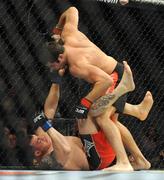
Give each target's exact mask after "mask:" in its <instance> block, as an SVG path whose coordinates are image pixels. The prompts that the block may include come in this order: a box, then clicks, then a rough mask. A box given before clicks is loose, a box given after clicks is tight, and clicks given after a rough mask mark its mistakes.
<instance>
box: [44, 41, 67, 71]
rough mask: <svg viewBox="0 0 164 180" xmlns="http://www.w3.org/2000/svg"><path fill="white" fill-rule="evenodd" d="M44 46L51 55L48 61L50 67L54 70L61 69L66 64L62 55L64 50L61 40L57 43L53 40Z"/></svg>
mask: <svg viewBox="0 0 164 180" xmlns="http://www.w3.org/2000/svg"><path fill="white" fill-rule="evenodd" d="M46 45H47V48H48V51H49V53H50V55H51V57H50V58H49V59H48V61H49V64H50V66H51V67H52V68H53V69H55V70H59V69H61V68H63V67H64V66H65V64H66V62H65V60H66V58H65V55H64V52H65V48H64V43H63V41H62V39H59V40H58V41H57V40H55V39H54V40H52V41H50V42H47V43H46Z"/></svg>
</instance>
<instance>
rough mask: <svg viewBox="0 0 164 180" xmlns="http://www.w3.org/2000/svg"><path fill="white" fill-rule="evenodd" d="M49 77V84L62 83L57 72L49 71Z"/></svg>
mask: <svg viewBox="0 0 164 180" xmlns="http://www.w3.org/2000/svg"><path fill="white" fill-rule="evenodd" d="M49 77H50V80H51V83H54V84H59V85H60V84H61V82H62V76H60V75H59V73H58V71H55V70H52V71H50V73H49Z"/></svg>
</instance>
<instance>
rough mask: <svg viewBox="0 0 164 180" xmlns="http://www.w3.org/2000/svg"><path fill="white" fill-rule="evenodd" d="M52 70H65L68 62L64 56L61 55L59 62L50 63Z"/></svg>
mask: <svg viewBox="0 0 164 180" xmlns="http://www.w3.org/2000/svg"><path fill="white" fill-rule="evenodd" d="M49 65H50V68H52V69H54V70H57V71H58V70H60V69H63V68H64V67H65V65H66V60H65V58H64V55H63V54H60V55H59V57H58V59H57V61H55V62H52V63H49Z"/></svg>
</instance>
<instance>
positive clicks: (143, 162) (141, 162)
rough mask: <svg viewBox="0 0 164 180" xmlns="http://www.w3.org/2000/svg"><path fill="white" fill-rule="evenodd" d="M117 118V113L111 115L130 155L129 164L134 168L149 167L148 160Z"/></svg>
mask: <svg viewBox="0 0 164 180" xmlns="http://www.w3.org/2000/svg"><path fill="white" fill-rule="evenodd" d="M117 118H118V114H115V115H114V116H113V120H114V123H115V125H116V126H117V128H118V129H119V131H120V134H121V138H122V141H123V143H124V146H125V147H126V148H127V150H128V151H129V152H130V153H131V155H132V160H133V161H131V164H132V166H133V168H134V170H141V169H149V168H150V167H151V164H150V162H149V161H147V159H146V158H145V157H144V155H143V154H142V152H141V151H140V149H139V148H138V146H137V144H136V142H135V140H134V139H133V136H132V134H131V133H130V131H129V130H128V129H127V128H126V127H125V126H124V125H123V124H121V123H120V122H119V121H118V120H117Z"/></svg>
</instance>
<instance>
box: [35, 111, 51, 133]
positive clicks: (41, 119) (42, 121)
mask: <svg viewBox="0 0 164 180" xmlns="http://www.w3.org/2000/svg"><path fill="white" fill-rule="evenodd" d="M33 125H34V128H35V129H37V128H38V127H41V128H42V129H43V130H44V131H48V129H49V128H51V127H52V124H51V121H50V120H48V119H47V117H46V116H45V114H44V112H43V111H42V112H40V113H38V114H37V115H36V116H35V118H34V119H33Z"/></svg>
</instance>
